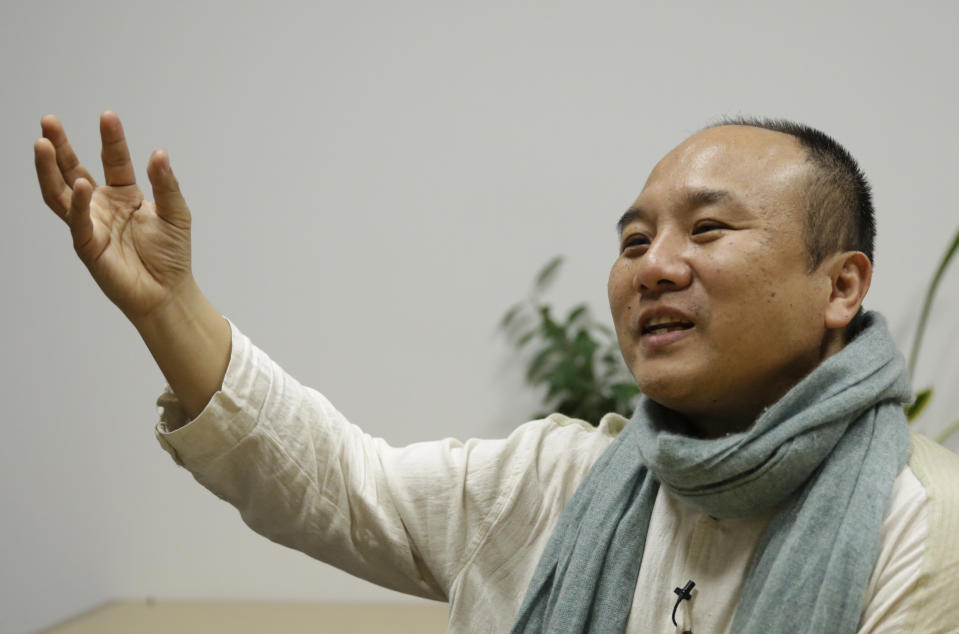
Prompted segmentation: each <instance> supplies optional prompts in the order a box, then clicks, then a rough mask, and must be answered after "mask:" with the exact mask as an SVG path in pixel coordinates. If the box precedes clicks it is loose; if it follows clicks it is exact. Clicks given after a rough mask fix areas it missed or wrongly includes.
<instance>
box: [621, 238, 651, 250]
mask: <svg viewBox="0 0 959 634" xmlns="http://www.w3.org/2000/svg"><path fill="white" fill-rule="evenodd" d="M648 245H649V238H647V237H646V236H643V235H634V236H629V237H628V238H626V239H625V240H623V247H622V250H623V251H625V250H626V249H629V248H631V247H645V246H648Z"/></svg>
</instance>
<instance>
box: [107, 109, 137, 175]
mask: <svg viewBox="0 0 959 634" xmlns="http://www.w3.org/2000/svg"><path fill="white" fill-rule="evenodd" d="M100 139H101V140H102V142H103V150H102V151H101V152H100V159H101V160H102V161H103V177H104V180H106V183H107V185H110V186H113V187H122V186H124V185H133V184H134V183H136V182H137V179H136V173H135V172H134V171H133V163H132V162H131V161H130V150H129V149H128V148H127V140H126V137H125V136H124V135H123V125H121V123H120V117H118V116H117V113H115V112H113V111H112V110H107V111H106V112H104V113H103V114H101V115H100Z"/></svg>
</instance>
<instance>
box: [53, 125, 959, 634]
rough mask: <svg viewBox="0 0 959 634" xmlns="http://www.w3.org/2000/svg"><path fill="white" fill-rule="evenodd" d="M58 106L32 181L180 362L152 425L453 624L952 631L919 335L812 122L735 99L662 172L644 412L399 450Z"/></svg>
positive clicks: (631, 248) (177, 219)
mask: <svg viewBox="0 0 959 634" xmlns="http://www.w3.org/2000/svg"><path fill="white" fill-rule="evenodd" d="M42 127H43V136H44V138H43V139H40V140H38V141H37V143H36V146H35V153H36V164H37V173H38V176H39V180H40V185H41V190H42V192H43V196H44V200H45V201H46V202H47V204H48V205H49V206H50V207H51V208H52V209H53V210H54V211H55V212H56V213H57V214H58V215H60V217H61V218H63V219H64V220H65V221H66V222H67V223H68V225H69V227H70V230H71V233H72V235H73V239H74V247H75V249H76V251H77V254H78V255H79V257H80V259H81V260H82V261H83V262H84V264H86V265H87V267H88V268H89V270H90V272H91V274H92V275H93V277H94V279H96V281H97V282H98V284H99V285H100V287H101V288H102V289H103V291H104V293H105V294H106V295H107V296H108V297H109V298H110V299H111V300H112V301H113V302H114V303H116V304H117V306H118V307H120V309H121V310H122V311H123V312H124V313H125V314H126V315H127V317H128V318H129V319H130V320H131V322H132V323H133V324H134V326H136V328H137V329H138V331H139V332H140V334H141V335H142V337H143V339H144V341H145V343H146V344H147V347H148V348H149V349H150V351H151V353H152V354H153V356H154V358H155V359H156V361H157V363H158V365H159V366H160V369H161V370H162V371H163V373H164V376H165V377H166V378H167V380H168V382H169V384H170V388H171V390H170V391H168V392H167V393H166V394H164V395H163V396H162V397H161V399H160V404H161V405H162V406H163V408H164V413H163V415H162V420H161V423H160V425H159V426H158V429H157V436H158V438H159V440H160V442H161V444H162V445H163V446H164V447H165V448H166V449H167V450H168V451H169V452H170V453H171V455H173V457H174V458H175V459H176V460H177V462H178V463H180V464H182V465H184V466H185V467H187V468H188V469H190V470H191V471H192V472H193V474H194V476H195V477H196V478H197V480H198V481H200V482H201V483H203V484H204V485H205V486H207V487H208V488H210V489H211V490H212V491H213V492H214V493H216V494H217V495H219V496H221V497H223V498H224V499H226V500H228V501H229V502H231V503H232V504H234V505H235V506H237V508H238V509H239V510H240V513H241V515H242V516H243V518H244V520H245V521H246V522H247V523H248V524H249V525H250V526H251V527H253V528H254V529H255V530H257V531H259V532H261V533H262V534H264V535H266V536H267V537H269V538H270V539H273V540H275V541H278V542H280V543H283V544H286V545H289V546H291V547H294V548H297V549H300V550H302V551H304V552H306V553H307V554H310V555H312V556H314V557H316V558H318V559H322V560H324V561H326V562H329V563H331V564H333V565H336V566H338V567H340V568H342V569H344V570H347V571H349V572H351V573H353V574H356V575H358V576H361V577H364V578H366V579H369V580H371V581H373V582H376V583H380V584H382V585H385V586H388V587H392V588H395V589H398V590H401V591H404V592H409V593H412V594H417V595H421V596H426V597H430V598H434V599H439V600H447V601H449V602H450V631H451V632H507V631H512V632H584V631H590V632H617V631H628V632H644V633H645V632H674V631H690V632H724V631H733V632H770V631H772V632H780V631H781V632H786V631H789V632H794V631H804V632H806V631H808V632H856V631H858V632H907V631H908V632H912V631H922V632H929V631H937V630H938V631H959V607H957V602H954V601H952V600H951V597H952V596H953V594H952V593H953V592H954V591H953V590H951V589H949V588H948V586H949V584H950V582H951V581H953V580H955V579H957V578H959V542H957V537H956V536H957V535H959V498H957V494H956V493H955V491H954V490H952V489H950V487H949V486H948V481H949V479H950V478H953V479H954V478H956V477H959V465H957V462H959V461H957V460H956V459H955V456H953V455H952V454H949V453H948V452H945V451H944V450H941V449H939V448H937V447H936V446H935V445H933V444H932V443H930V442H929V441H926V440H924V439H921V438H918V437H916V438H913V439H912V441H911V444H910V438H909V435H908V432H907V430H906V427H905V422H904V420H903V418H902V412H901V402H902V401H903V400H904V399H907V398H908V396H909V390H908V377H907V376H906V375H905V372H904V368H903V363H902V359H901V357H900V355H899V354H898V352H897V351H896V350H895V347H894V346H893V345H892V343H891V341H890V339H889V335H888V332H887V331H886V328H885V324H884V322H883V320H882V318H881V317H880V316H878V315H875V314H872V313H863V312H862V311H861V310H860V308H861V304H862V300H863V297H864V296H865V294H866V292H867V290H868V288H869V283H870V279H871V272H872V266H871V257H872V253H871V250H872V233H873V228H872V212H871V204H870V202H869V194H868V187H867V186H866V185H865V181H864V180H863V179H862V176H861V174H859V172H858V168H856V166H855V163H854V162H853V161H852V159H851V157H849V156H848V154H847V153H846V152H845V151H844V150H842V148H841V147H839V146H838V145H836V144H835V143H834V142H833V141H832V140H831V139H829V138H828V137H825V135H822V134H821V133H818V132H816V131H813V130H810V129H808V128H805V127H803V126H798V125H795V124H784V123H765V122H739V123H737V124H730V125H722V126H717V127H713V128H709V129H706V130H704V131H702V132H700V133H698V134H696V135H693V136H692V137H691V138H689V139H687V140H686V141H685V142H683V143H682V144H681V145H679V146H678V147H677V148H676V149H675V150H673V151H672V152H670V153H669V154H668V155H667V156H666V157H665V158H664V159H663V160H662V161H660V163H659V164H658V165H657V166H656V167H655V168H654V170H653V171H652V173H651V174H650V177H649V179H648V181H647V183H646V185H645V187H644V188H643V190H642V193H641V194H640V196H639V198H638V199H637V200H636V202H635V203H634V204H633V206H632V207H630V209H629V210H628V211H627V212H626V213H625V214H624V215H623V217H622V218H621V219H620V223H619V228H620V238H621V240H620V251H619V256H618V258H617V259H616V261H615V263H614V264H613V268H612V271H611V273H610V280H609V297H610V306H611V308H612V312H613V318H614V323H615V326H616V330H617V334H618V337H619V341H620V345H621V348H622V351H623V356H624V358H625V360H626V362H627V364H628V365H629V367H630V369H631V371H632V373H633V375H634V376H635V377H636V380H637V382H638V384H639V386H640V387H641V388H642V389H643V392H644V394H645V396H644V398H643V400H642V402H641V403H640V406H639V407H638V408H637V411H636V414H635V415H634V416H633V418H632V420H631V421H629V422H627V421H625V420H624V419H623V418H621V417H618V416H615V415H609V416H606V417H604V419H603V420H602V421H601V422H600V424H599V426H598V428H592V427H590V426H589V425H586V424H581V422H580V421H573V420H570V419H567V418H565V417H563V416H560V415H553V416H551V417H549V418H548V419H546V420H542V421H533V422H531V423H528V424H526V425H523V426H521V427H520V428H519V429H517V430H516V431H515V432H514V433H513V434H511V435H510V436H509V437H508V438H507V439H504V440H496V441H479V440H471V441H468V442H465V443H459V442H456V441H453V440H447V441H442V442H438V443H419V444H416V445H411V446H409V447H405V448H399V449H397V448H392V447H389V446H387V445H386V444H385V443H383V442H382V441H381V440H378V439H372V438H369V437H367V436H366V435H364V434H363V433H362V432H361V431H360V430H358V429H357V428H356V427H354V426H352V425H350V424H349V423H348V422H346V421H345V420H344V419H343V417H342V415H340V414H339V412H337V411H336V410H335V409H334V408H333V406H332V405H330V403H329V402H328V401H326V399H324V398H323V397H322V396H321V395H320V394H318V393H317V392H315V391H313V390H310V389H307V388H304V387H303V386H301V385H300V384H299V383H297V382H296V381H295V380H294V379H293V378H292V377H290V376H289V375H287V374H286V373H285V372H283V370H282V369H281V368H279V367H278V366H277V365H276V364H274V363H273V362H272V361H271V360H270V359H269V358H268V357H267V356H266V355H265V354H264V353H263V352H261V351H260V350H258V349H257V348H255V347H254V346H253V345H252V343H251V342H250V341H249V340H248V339H247V338H246V337H244V336H243V335H242V333H240V331H239V330H237V329H236V328H235V327H234V326H232V325H231V324H230V323H229V322H227V321H226V320H224V319H223V318H222V317H221V316H220V314H219V313H218V312H217V311H216V310H215V309H214V308H213V306H212V305H211V304H210V302H209V301H208V300H207V299H206V298H205V296H204V295H203V293H202V292H201V291H200V289H199V288H198V287H197V285H196V283H195V282H194V280H193V277H192V274H191V270H190V239H189V238H190V212H189V210H188V208H187V206H186V203H185V202H184V200H183V198H182V196H181V195H180V193H179V188H178V186H177V182H176V179H175V178H174V176H173V173H172V171H171V169H170V165H169V159H168V157H167V156H166V154H165V152H163V151H157V152H154V154H153V155H152V156H151V157H150V161H149V164H148V169H147V171H148V174H149V177H150V180H151V183H152V185H153V193H154V198H155V199H156V202H155V203H150V202H149V201H146V200H144V198H143V195H142V193H141V192H140V190H139V189H138V188H137V186H136V184H135V182H134V173H133V168H132V166H131V164H130V159H129V153H128V151H127V147H126V142H125V139H124V136H123V131H122V128H121V126H120V122H119V120H118V118H117V117H116V115H115V114H114V113H112V112H107V113H104V114H103V115H102V117H101V121H100V127H101V135H102V139H103V165H104V173H105V185H104V186H100V187H98V186H95V185H94V183H93V179H92V177H91V176H90V174H89V173H88V172H87V171H86V170H85V169H84V168H83V167H82V166H81V165H80V163H79V161H78V160H77V158H76V156H75V154H74V152H73V150H72V149H71V147H70V145H69V143H68V142H67V139H66V136H65V134H64V132H63V129H62V127H61V125H60V123H59V122H58V121H57V120H56V118H55V117H49V116H48V117H45V118H44V119H43V121H42ZM954 481H955V480H954Z"/></svg>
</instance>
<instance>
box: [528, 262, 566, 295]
mask: <svg viewBox="0 0 959 634" xmlns="http://www.w3.org/2000/svg"><path fill="white" fill-rule="evenodd" d="M562 263H563V256H561V255H557V256H556V257H554V258H553V259H552V260H550V261H549V262H547V263H546V266H544V267H543V268H542V269H540V271H539V273H537V274H536V281H535V282H533V287H534V289H535V290H536V292H541V291H544V290H546V289H547V288H548V287H549V285H550V284H552V283H553V280H554V279H555V278H556V273H557V272H558V271H559V266H560V264H562Z"/></svg>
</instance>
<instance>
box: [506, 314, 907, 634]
mask: <svg viewBox="0 0 959 634" xmlns="http://www.w3.org/2000/svg"><path fill="white" fill-rule="evenodd" d="M853 330H854V331H856V332H857V334H856V335H854V336H853V338H852V340H851V341H850V342H849V343H848V344H847V345H846V346H845V347H844V348H843V349H842V350H841V351H840V352H838V353H836V354H834V355H832V356H831V357H829V358H828V359H826V360H825V361H824V362H823V363H821V364H820V365H819V366H818V367H817V368H816V369H815V370H813V371H812V372H811V373H810V374H809V375H807V376H806V377H805V378H804V379H802V380H801V381H800V382H799V383H797V384H796V385H795V386H793V388H792V389H791V390H790V391H789V392H787V393H786V394H785V395H784V396H783V397H782V398H781V399H780V400H779V401H777V402H776V403H774V404H773V405H771V406H770V407H769V408H767V409H766V410H765V411H764V412H763V413H762V414H761V415H760V417H759V418H758V419H757V421H756V423H755V424H754V425H753V426H752V427H751V428H750V429H749V430H747V431H745V432H742V433H737V434H731V435H728V436H725V437H723V438H717V439H700V438H694V437H690V436H688V435H684V434H681V433H678V432H677V431H676V430H677V429H681V425H682V424H683V421H682V418H681V416H680V415H679V414H677V413H676V412H673V411H671V410H669V409H666V408H664V407H662V406H660V405H658V404H657V403H655V402H653V401H651V400H650V399H648V398H643V400H642V401H641V403H640V405H639V406H638V407H637V409H636V412H635V414H634V415H633V417H632V419H631V420H630V422H629V423H628V424H627V425H626V426H625V428H624V429H623V431H622V432H620V434H619V436H618V437H617V438H616V440H615V441H613V443H612V444H611V445H610V446H609V447H608V448H607V450H606V451H605V452H604V453H603V454H602V455H601V456H600V458H599V460H597V462H596V463H595V464H594V465H593V467H592V469H591V470H590V472H589V473H588V474H587V476H586V478H585V479H584V480H583V482H582V483H581V484H580V485H579V487H578V488H577V489H576V492H575V493H574V495H573V496H572V498H571V499H570V501H569V503H568V504H567V506H566V508H565V509H564V510H563V513H562V515H561V516H560V518H559V521H558V524H557V526H556V528H555V529H554V531H553V534H552V536H551V537H550V540H549V542H548V543H547V545H546V549H545V551H544V552H543V555H542V557H541V558H540V561H539V563H538V564H537V567H536V570H535V572H534V573H533V578H532V580H531V581H530V585H529V588H528V589H527V593H526V596H525V598H524V600H523V603H522V606H521V607H520V610H519V614H518V617H517V620H516V622H515V624H514V625H513V629H512V633H513V634H532V633H534V632H535V633H540V632H548V633H549V634H566V633H577V634H578V633H581V632H592V633H595V634H614V633H617V632H623V631H625V626H626V619H627V617H628V616H629V612H630V609H631V606H632V603H633V596H634V594H635V589H636V579H637V576H638V574H639V568H640V564H641V563H642V557H643V548H644V545H645V541H646V531H647V529H648V527H649V518H650V515H651V513H652V509H653V502H654V501H655V499H656V495H657V492H658V489H659V487H660V486H662V487H664V488H665V489H666V490H667V491H668V492H669V493H670V494H672V495H673V496H675V497H676V498H678V499H679V500H681V501H683V502H686V503H688V504H691V505H693V506H694V507H696V508H697V509H699V510H701V511H703V512H704V513H708V514H709V515H712V516H713V517H717V518H732V517H744V516H750V515H755V514H757V513H761V512H762V511H764V510H767V509H774V508H777V507H778V510H777V511H776V514H775V516H774V517H773V519H772V520H771V522H770V524H769V525H768V527H767V528H766V530H765V532H764V533H763V536H762V538H761V540H760V543H759V545H758V547H757V550H756V553H755V555H754V556H753V559H752V562H751V564H750V569H749V572H748V575H747V578H746V581H745V586H744V588H743V592H742V596H741V598H740V600H739V605H738V607H737V610H736V614H735V617H734V621H733V624H732V630H731V631H733V632H736V633H737V634H759V633H763V634H765V633H768V632H787V631H788V632H810V633H813V632H816V633H819V632H835V633H838V634H843V633H845V632H855V631H856V629H857V625H858V623H859V619H860V615H861V611H862V608H863V602H864V599H865V593H866V586H867V584H868V582H869V578H870V576H871V574H872V570H873V567H874V566H875V563H876V559H877V557H878V554H879V547H880V542H879V538H880V534H879V531H880V528H881V525H882V521H883V519H884V517H885V513H886V510H887V507H888V505H889V501H890V497H891V493H892V485H893V481H894V480H895V479H896V476H897V475H898V474H899V472H900V471H901V470H902V468H903V466H904V465H905V463H906V460H907V458H908V454H909V433H908V428H907V426H906V423H905V418H904V416H903V412H902V406H901V403H902V402H904V401H906V400H907V399H909V397H910V389H909V379H908V375H907V373H906V370H905V363H904V362H903V359H902V355H900V354H899V351H898V350H897V349H896V346H895V344H894V343H893V341H892V339H891V337H890V335H889V331H888V329H887V327H886V322H885V320H884V319H883V318H882V316H881V315H879V314H878V313H872V312H870V313H864V314H861V315H859V316H858V317H857V319H856V321H855V322H854V324H853ZM665 618H668V616H666V615H664V619H665ZM664 625H665V623H664Z"/></svg>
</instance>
